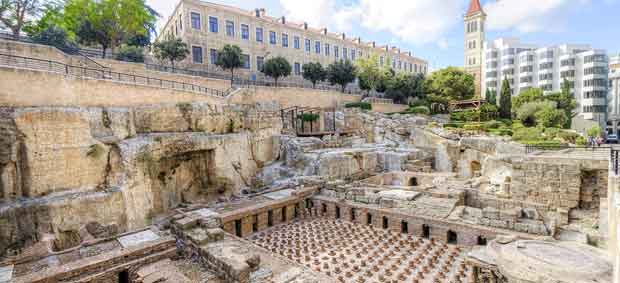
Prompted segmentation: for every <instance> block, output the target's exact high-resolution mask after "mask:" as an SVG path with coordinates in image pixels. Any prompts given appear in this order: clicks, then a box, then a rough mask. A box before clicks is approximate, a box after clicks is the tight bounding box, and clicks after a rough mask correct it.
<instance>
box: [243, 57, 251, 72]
mask: <svg viewBox="0 0 620 283" xmlns="http://www.w3.org/2000/svg"><path fill="white" fill-rule="evenodd" d="M241 60H242V61H243V67H241V68H243V69H250V66H251V64H250V63H251V62H250V55H247V54H241Z"/></svg>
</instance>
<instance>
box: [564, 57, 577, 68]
mask: <svg viewBox="0 0 620 283" xmlns="http://www.w3.org/2000/svg"><path fill="white" fill-rule="evenodd" d="M560 65H561V66H562V67H564V66H575V59H574V58H572V59H566V60H562V62H561V63H560Z"/></svg>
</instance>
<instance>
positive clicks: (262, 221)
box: [257, 211, 267, 231]
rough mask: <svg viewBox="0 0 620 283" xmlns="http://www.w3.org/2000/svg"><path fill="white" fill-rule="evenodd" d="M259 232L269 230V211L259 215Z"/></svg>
mask: <svg viewBox="0 0 620 283" xmlns="http://www.w3.org/2000/svg"><path fill="white" fill-rule="evenodd" d="M257 226H258V231H261V230H263V229H265V228H267V211H265V212H261V213H259V214H258V225H257Z"/></svg>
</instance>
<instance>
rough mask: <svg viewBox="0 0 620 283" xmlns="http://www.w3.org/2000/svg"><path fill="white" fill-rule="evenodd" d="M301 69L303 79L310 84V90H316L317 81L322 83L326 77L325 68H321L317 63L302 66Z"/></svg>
mask: <svg viewBox="0 0 620 283" xmlns="http://www.w3.org/2000/svg"><path fill="white" fill-rule="evenodd" d="M302 69H303V73H302V76H303V78H304V79H306V80H309V81H310V82H312V88H316V83H317V82H319V81H324V80H325V78H326V77H327V73H326V72H325V68H323V66H322V65H321V63H319V62H316V63H312V62H311V63H307V64H305V65H304V66H303V68H302Z"/></svg>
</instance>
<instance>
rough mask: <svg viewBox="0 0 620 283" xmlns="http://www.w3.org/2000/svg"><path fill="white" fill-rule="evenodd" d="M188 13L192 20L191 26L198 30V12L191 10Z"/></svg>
mask: <svg viewBox="0 0 620 283" xmlns="http://www.w3.org/2000/svg"><path fill="white" fill-rule="evenodd" d="M190 15H191V16H190V17H191V21H192V28H193V29H197V30H200V14H198V13H195V12H191V13H190Z"/></svg>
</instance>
